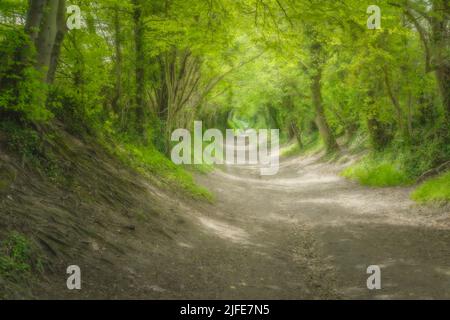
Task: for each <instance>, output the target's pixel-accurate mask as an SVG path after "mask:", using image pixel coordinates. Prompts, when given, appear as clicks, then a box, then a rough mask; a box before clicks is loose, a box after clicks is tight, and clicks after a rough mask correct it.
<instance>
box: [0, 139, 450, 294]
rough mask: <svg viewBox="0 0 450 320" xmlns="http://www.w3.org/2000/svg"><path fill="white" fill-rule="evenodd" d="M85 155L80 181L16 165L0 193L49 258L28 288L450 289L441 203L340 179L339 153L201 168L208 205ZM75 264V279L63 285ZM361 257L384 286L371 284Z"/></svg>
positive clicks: (447, 223)
mask: <svg viewBox="0 0 450 320" xmlns="http://www.w3.org/2000/svg"><path fill="white" fill-rule="evenodd" d="M82 150H84V147H83V149H82ZM92 152H94V151H91V153H92ZM81 154H84V155H85V158H83V159H85V161H84V162H83V163H90V162H89V161H91V162H92V160H90V159H96V161H97V162H99V164H97V165H95V166H92V165H90V166H88V168H89V170H84V169H83V168H81V169H80V170H79V171H80V172H81V173H80V174H79V178H80V182H79V183H80V184H81V185H82V189H81V190H82V191H83V190H85V191H84V193H83V192H81V193H80V195H79V194H78V193H74V192H65V191H64V190H60V189H57V188H55V187H54V186H51V185H44V184H42V182H40V180H39V179H37V178H30V177H29V176H24V177H23V178H21V179H20V180H18V181H17V182H16V183H15V185H14V188H12V189H11V191H10V195H9V196H7V197H3V198H2V200H1V201H0V212H1V213H2V216H3V220H2V223H3V224H6V226H4V227H3V228H4V229H5V230H6V229H12V230H17V229H21V230H24V232H26V231H27V230H28V233H29V234H34V235H35V238H36V239H38V240H39V243H41V244H42V245H44V249H45V248H47V249H46V250H47V252H48V253H47V254H48V257H49V259H52V261H53V263H52V269H51V270H50V271H49V272H47V274H46V279H44V281H42V282H41V283H38V284H37V287H36V288H34V289H33V292H32V296H33V297H35V298H52V299H60V298H69V299H98V298H101V299H117V298H121V299H334V298H341V299H355V298H361V299H373V298H376V299H380V298H411V299H415V298H447V299H449V298H450V250H449V244H450V232H449V231H450V213H449V210H448V209H444V208H440V209H434V210H432V209H423V208H422V209H421V208H420V207H418V206H416V205H415V204H414V203H413V202H411V201H410V200H409V192H410V190H408V189H404V188H391V189H370V188H365V187H362V186H359V185H358V184H356V183H353V182H349V181H346V180H344V179H342V178H340V177H339V175H338V173H339V171H340V170H341V169H342V166H339V165H336V164H327V163H324V162H322V161H320V159H319V158H318V157H310V158H291V159H287V160H284V161H282V162H281V168H280V172H279V174H278V175H276V176H273V177H265V178H261V177H260V176H259V168H255V167H235V166H229V167H226V168H222V169H218V170H216V171H215V172H213V173H211V174H209V175H199V176H198V177H197V180H198V182H199V183H200V184H202V185H205V186H206V187H208V188H209V189H210V190H211V191H212V192H213V193H215V194H216V197H217V201H216V203H215V204H208V203H206V202H199V201H193V200H189V199H186V198H184V197H182V196H181V195H177V194H174V192H173V191H170V190H166V191H162V189H160V188H158V187H156V186H155V185H154V184H153V183H149V181H148V180H147V179H144V178H143V177H141V176H139V175H136V174H134V173H130V172H128V171H127V170H122V169H120V168H121V167H120V165H117V164H114V163H113V162H111V160H108V158H107V157H105V156H102V155H101V154H97V155H96V157H92V156H91V154H90V153H88V152H84V153H81ZM102 159H103V160H102ZM4 161H6V160H4ZM102 161H103V162H102ZM97 162H96V163H97ZM82 169H83V170H84V171H83V170H82ZM17 170H18V169H17ZM120 170H121V171H120ZM82 177H85V178H83V179H81V178H82ZM113 178H114V179H113ZM87 192H89V193H87ZM91 193H92V195H91ZM19 227H20V228H19ZM72 264H76V265H79V266H80V267H81V270H82V286H83V287H82V290H81V291H69V290H67V286H66V279H67V274H66V268H67V266H69V265H72ZM369 265H379V266H380V267H381V269H382V290H377V291H369V290H368V289H367V287H366V280H367V277H368V275H367V274H366V269H367V267H368V266H369Z"/></svg>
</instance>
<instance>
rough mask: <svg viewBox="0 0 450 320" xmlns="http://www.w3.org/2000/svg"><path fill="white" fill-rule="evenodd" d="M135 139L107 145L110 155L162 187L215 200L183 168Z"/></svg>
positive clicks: (153, 148) (199, 197)
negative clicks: (137, 142)
mask: <svg viewBox="0 0 450 320" xmlns="http://www.w3.org/2000/svg"><path fill="white" fill-rule="evenodd" d="M130 141H135V139H129V138H128V139H123V137H122V140H121V141H120V142H118V141H117V140H116V141H115V143H114V147H112V146H111V145H110V144H108V143H105V147H106V148H107V150H109V152H110V153H112V154H113V155H115V156H116V157H118V158H119V159H120V160H121V161H122V162H123V163H124V164H126V165H127V166H130V167H131V168H133V169H135V170H137V171H138V172H140V173H141V174H143V175H145V176H148V177H149V178H151V179H152V180H154V181H155V182H158V183H160V184H161V185H162V186H164V185H166V186H170V187H172V188H178V189H180V190H184V191H185V192H187V193H188V194H189V195H192V196H194V197H195V198H198V199H207V200H209V201H212V200H213V196H212V195H211V193H209V191H208V190H206V189H205V188H203V187H200V186H198V185H197V184H196V183H195V181H194V179H193V177H192V175H191V174H190V173H188V172H187V171H186V170H185V169H184V168H183V167H180V166H177V165H175V164H174V163H173V162H172V161H171V160H170V159H168V158H167V157H166V156H164V155H163V154H162V153H160V152H159V151H158V150H156V148H155V147H153V146H151V145H142V144H136V143H133V142H130Z"/></svg>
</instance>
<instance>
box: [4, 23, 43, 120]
mask: <svg viewBox="0 0 450 320" xmlns="http://www.w3.org/2000/svg"><path fill="white" fill-rule="evenodd" d="M33 56H34V51H33V50H32V46H31V45H30V43H29V40H28V39H27V36H26V35H25V34H24V32H23V31H22V30H15V29H9V30H7V31H5V33H4V34H3V37H2V38H0V60H1V61H2V63H1V64H0V83H1V87H0V113H1V112H2V111H3V112H5V111H15V112H18V113H20V114H21V115H23V117H24V118H25V119H27V120H31V121H46V120H48V119H50V118H51V117H52V113H51V112H50V111H49V110H48V109H47V108H46V105H45V102H46V95H47V85H46V84H45V83H44V82H43V81H42V74H41V73H40V72H39V71H37V70H36V69H35V68H34V67H33V66H32V61H33V58H32V57H33Z"/></svg>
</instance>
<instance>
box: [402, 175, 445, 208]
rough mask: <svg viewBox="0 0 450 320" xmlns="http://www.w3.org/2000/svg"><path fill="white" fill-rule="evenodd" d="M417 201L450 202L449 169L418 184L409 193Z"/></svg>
mask: <svg viewBox="0 0 450 320" xmlns="http://www.w3.org/2000/svg"><path fill="white" fill-rule="evenodd" d="M411 197H412V199H413V200H415V201H417V202H419V203H429V202H445V203H449V202H450V171H449V172H447V173H444V174H443V175H441V176H439V177H437V178H435V179H431V180H429V181H427V182H425V183H423V184H422V185H420V186H419V187H418V188H417V189H416V190H415V191H414V192H413V193H412V195H411Z"/></svg>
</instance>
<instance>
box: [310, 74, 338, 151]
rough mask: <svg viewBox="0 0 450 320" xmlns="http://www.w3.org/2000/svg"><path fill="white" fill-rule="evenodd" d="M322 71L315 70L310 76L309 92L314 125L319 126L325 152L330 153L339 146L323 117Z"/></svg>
mask: <svg viewBox="0 0 450 320" xmlns="http://www.w3.org/2000/svg"><path fill="white" fill-rule="evenodd" d="M321 79H322V71H321V70H317V74H316V75H314V76H312V77H311V94H312V103H313V105H314V108H315V111H316V119H315V122H316V125H317V127H318V128H319V133H320V136H321V137H322V139H323V141H324V143H325V147H326V151H327V153H332V152H335V151H338V150H339V146H338V144H337V142H336V139H335V137H334V135H333V132H332V131H331V129H330V126H329V125H328V122H327V119H326V117H325V112H324V109H323V100H322V84H321Z"/></svg>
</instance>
